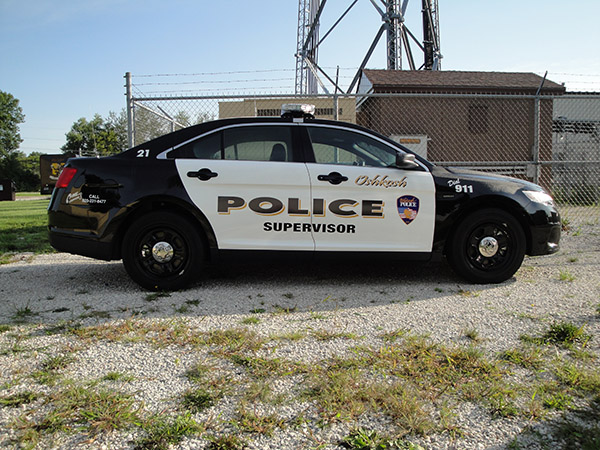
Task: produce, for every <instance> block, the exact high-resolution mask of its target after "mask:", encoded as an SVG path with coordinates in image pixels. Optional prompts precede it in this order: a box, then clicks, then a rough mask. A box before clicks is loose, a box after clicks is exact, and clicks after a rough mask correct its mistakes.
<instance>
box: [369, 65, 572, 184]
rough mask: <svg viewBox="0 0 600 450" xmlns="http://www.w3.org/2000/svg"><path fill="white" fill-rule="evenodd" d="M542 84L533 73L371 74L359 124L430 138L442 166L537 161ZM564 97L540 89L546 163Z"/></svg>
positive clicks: (550, 87)
mask: <svg viewBox="0 0 600 450" xmlns="http://www.w3.org/2000/svg"><path fill="white" fill-rule="evenodd" d="M542 80H543V78H542V77H540V76H538V75H536V74H533V73H506V72H454V71H403V70H396V71H389V70H364V71H363V74H362V78H361V81H360V84H359V94H363V95H365V94H375V95H367V96H363V97H362V99H361V98H359V100H358V102H357V103H358V113H357V123H358V124H359V125H363V126H365V127H367V128H371V129H373V130H375V131H378V132H380V133H382V134H384V135H386V136H390V137H392V138H393V139H396V140H400V139H411V137H413V136H414V137H417V138H418V139H426V140H427V145H426V153H427V155H426V156H427V158H428V159H429V160H431V161H435V162H443V161H466V162H469V161H471V162H479V161H506V162H508V161H511V162H512V161H520V162H523V161H532V156H533V155H532V152H533V148H534V139H535V136H536V123H535V119H534V118H535V99H534V98H533V96H535V95H536V93H537V91H538V89H539V88H540V86H541V84H542ZM564 91H565V88H564V86H562V85H559V84H557V83H554V82H552V81H549V80H545V81H544V84H543V86H542V88H541V90H540V95H541V101H540V115H539V118H540V120H539V127H540V134H539V138H540V140H539V159H540V160H541V161H548V160H551V159H552V102H553V99H552V97H551V96H556V95H561V94H563V93H564ZM392 93H397V94H408V95H398V96H393V95H387V94H392ZM377 94H381V95H380V96H377ZM429 94H444V95H429ZM501 96H502V97H501ZM544 97H546V98H544ZM523 167H524V166H523ZM523 174H524V175H527V176H528V177H529V178H531V176H532V175H531V173H525V172H524V173H523Z"/></svg>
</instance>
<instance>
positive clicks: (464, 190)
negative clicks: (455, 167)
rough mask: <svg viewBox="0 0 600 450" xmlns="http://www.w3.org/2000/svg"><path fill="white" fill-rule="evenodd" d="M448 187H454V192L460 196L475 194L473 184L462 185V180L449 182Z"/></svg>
mask: <svg viewBox="0 0 600 450" xmlns="http://www.w3.org/2000/svg"><path fill="white" fill-rule="evenodd" d="M448 187H454V190H455V191H456V192H457V193H458V194H472V193H473V185H472V184H461V183H460V178H457V179H456V180H448Z"/></svg>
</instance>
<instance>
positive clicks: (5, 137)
mask: <svg viewBox="0 0 600 450" xmlns="http://www.w3.org/2000/svg"><path fill="white" fill-rule="evenodd" d="M23 122H25V115H24V114H23V109H21V107H20V106H19V100H18V99H16V98H14V97H13V96H12V95H11V94H9V93H8V92H4V91H0V158H4V157H6V156H8V155H9V154H10V153H11V152H13V151H15V150H17V149H18V148H19V144H21V142H23V139H21V135H20V134H19V124H20V123H23Z"/></svg>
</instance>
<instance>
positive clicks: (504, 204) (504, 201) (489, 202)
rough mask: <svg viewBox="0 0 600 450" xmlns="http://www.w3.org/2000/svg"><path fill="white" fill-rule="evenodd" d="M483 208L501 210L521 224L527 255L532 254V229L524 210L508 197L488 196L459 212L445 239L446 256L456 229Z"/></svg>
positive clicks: (475, 200)
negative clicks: (469, 216)
mask: <svg viewBox="0 0 600 450" xmlns="http://www.w3.org/2000/svg"><path fill="white" fill-rule="evenodd" d="M483 208H496V209H500V210H502V211H504V212H506V213H507V214H510V215H511V216H513V217H514V218H515V219H516V220H517V221H518V222H519V224H520V225H521V228H522V229H523V233H524V234H525V240H526V244H525V249H526V250H525V253H526V254H529V253H530V252H531V242H532V237H531V229H530V226H529V223H528V221H527V216H526V214H525V211H523V208H522V207H521V206H520V205H519V204H518V203H516V202H515V201H513V200H511V199H508V198H506V197H494V196H487V197H478V198H477V199H474V200H473V201H471V202H469V203H468V204H467V205H465V207H464V208H462V209H460V210H459V211H458V212H457V214H456V217H455V220H454V221H453V223H452V226H451V227H450V229H449V230H448V233H447V234H446V236H445V239H444V240H445V242H444V254H447V251H448V245H449V242H450V237H451V236H453V235H454V233H455V232H456V229H457V228H458V227H459V226H460V224H461V223H462V221H463V220H464V219H465V218H466V217H467V216H468V215H470V214H471V213H473V212H475V211H477V210H479V209H483Z"/></svg>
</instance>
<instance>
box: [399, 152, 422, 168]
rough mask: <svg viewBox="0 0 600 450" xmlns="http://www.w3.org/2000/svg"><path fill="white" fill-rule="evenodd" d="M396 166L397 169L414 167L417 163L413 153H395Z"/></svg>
mask: <svg viewBox="0 0 600 450" xmlns="http://www.w3.org/2000/svg"><path fill="white" fill-rule="evenodd" d="M396 167H398V168H399V169H415V168H417V167H419V165H418V164H417V163H416V162H415V155H413V154H412V153H396Z"/></svg>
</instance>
